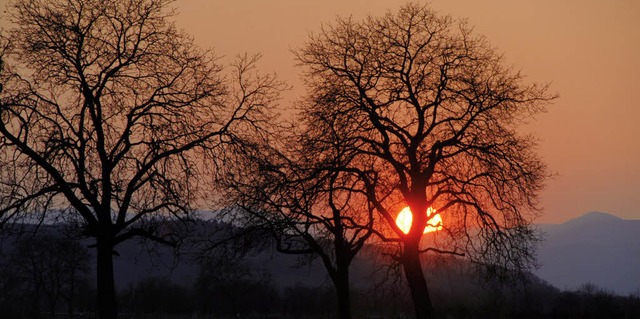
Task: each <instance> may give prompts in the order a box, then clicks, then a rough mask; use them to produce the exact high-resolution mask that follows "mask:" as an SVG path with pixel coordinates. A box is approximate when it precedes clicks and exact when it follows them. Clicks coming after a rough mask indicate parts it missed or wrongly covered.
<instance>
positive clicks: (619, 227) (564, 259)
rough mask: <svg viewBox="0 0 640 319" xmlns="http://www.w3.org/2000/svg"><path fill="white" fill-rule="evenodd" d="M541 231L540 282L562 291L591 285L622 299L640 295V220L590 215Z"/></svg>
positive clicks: (548, 226)
mask: <svg viewBox="0 0 640 319" xmlns="http://www.w3.org/2000/svg"><path fill="white" fill-rule="evenodd" d="M540 229H541V230H542V231H544V232H545V233H546V240H545V241H544V242H543V243H541V245H540V247H539V251H538V258H539V261H540V263H541V267H540V269H539V270H538V271H537V272H536V274H537V275H538V276H539V277H540V278H542V279H544V280H547V281H548V282H549V283H551V284H553V285H555V286H557V287H558V288H561V289H575V288H577V287H578V286H580V285H582V284H585V283H588V282H590V283H593V284H595V285H596V286H599V287H602V288H605V289H607V290H610V291H612V292H615V293H617V294H621V295H628V294H632V293H637V292H639V291H640V220H629V219H621V218H619V217H617V216H614V215H611V214H607V213H602V212H591V213H588V214H585V215H583V216H580V217H578V218H576V219H572V220H570V221H567V222H565V223H563V224H553V225H551V224H547V225H541V226H540Z"/></svg>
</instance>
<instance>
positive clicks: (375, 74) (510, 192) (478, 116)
mask: <svg viewBox="0 0 640 319" xmlns="http://www.w3.org/2000/svg"><path fill="white" fill-rule="evenodd" d="M297 59H298V61H299V63H300V65H301V66H302V67H303V68H304V70H305V75H306V84H307V87H308V92H309V93H308V96H307V101H308V105H309V107H308V110H307V111H306V112H305V116H306V120H305V124H306V125H307V126H309V127H310V128H311V130H312V131H315V140H316V141H317V143H318V146H317V147H316V148H317V149H322V147H321V146H319V145H320V144H323V143H324V144H331V143H333V142H334V139H330V138H326V137H327V136H330V135H328V134H327V133H328V132H332V133H333V134H335V135H336V136H338V137H339V138H340V140H344V141H348V143H349V144H350V145H351V146H350V147H351V149H350V150H348V152H350V153H352V154H353V155H352V156H353V160H351V161H350V162H349V163H348V165H347V167H345V168H344V169H343V170H346V171H349V172H352V173H354V174H357V175H358V176H359V178H360V179H361V180H362V181H363V184H364V185H365V188H366V194H367V200H368V201H369V202H370V203H371V204H372V205H373V206H374V207H375V209H376V210H377V212H378V213H379V214H380V216H381V219H382V220H384V221H385V223H383V224H379V225H377V229H378V230H379V234H380V235H381V237H382V238H383V239H385V240H387V241H397V242H399V244H400V245H401V252H400V255H399V261H400V263H401V264H402V267H403V270H404V274H405V277H406V279H407V282H408V284H409V288H410V291H411V296H412V300H413V304H414V308H415V313H416V317H417V318H427V317H430V314H431V313H432V305H431V300H430V298H429V291H428V287H427V283H426V281H425V277H424V273H423V270H422V267H421V261H420V253H422V252H434V253H450V254H457V255H466V256H467V257H468V258H471V259H472V260H474V261H476V262H478V263H481V264H485V265H490V266H494V267H495V268H496V269H521V270H522V269H528V267H530V266H531V264H532V262H533V261H534V258H533V257H534V256H533V247H532V243H533V242H534V241H535V239H536V234H535V232H534V231H533V229H532V227H531V220H532V217H534V216H535V213H536V212H537V207H536V198H537V194H538V192H539V191H540V189H541V188H542V186H543V184H542V183H543V180H544V178H545V177H546V175H547V173H546V169H545V165H544V163H543V162H542V161H541V160H540V158H539V157H538V156H537V155H536V154H535V139H534V138H533V137H531V136H523V135H521V134H518V132H517V126H518V124H521V123H523V122H525V121H526V120H527V119H529V118H531V116H533V115H534V114H536V113H538V112H541V111H543V110H544V107H545V105H546V104H548V102H549V101H550V100H551V99H553V98H554V97H555V96H553V95H550V94H548V93H547V91H548V89H547V86H546V85H542V86H540V85H535V84H534V85H530V84H527V83H525V81H524V76H523V75H521V74H520V73H519V72H517V71H514V70H513V69H512V68H509V67H506V66H504V61H503V59H502V58H501V56H500V55H498V54H497V53H496V50H495V49H494V48H492V47H491V46H490V45H489V43H488V41H487V40H486V39H484V38H483V37H481V36H476V35H473V34H472V32H471V28H470V27H468V26H467V24H466V23H465V22H464V21H455V20H453V19H452V18H451V17H449V16H439V15H438V14H436V13H435V12H433V11H431V10H430V9H428V8H427V7H425V6H421V5H416V4H408V5H405V6H403V7H402V8H401V9H400V10H399V11H398V12H395V13H388V14H386V15H384V16H382V17H368V18H367V19H365V20H363V21H354V20H352V19H338V20H337V21H336V23H335V24H333V25H329V26H326V27H324V28H323V29H322V31H321V32H319V33H317V34H313V35H311V37H310V39H309V41H308V42H307V43H306V44H305V45H304V46H303V47H302V48H301V49H300V50H298V51H297ZM312 139H314V138H312ZM310 156H313V155H310ZM374 178H375V179H374ZM404 206H409V207H410V208H411V211H412V212H418V213H414V214H413V222H412V225H411V228H410V230H409V231H408V233H407V234H405V233H403V232H402V230H401V229H399V228H398V226H397V225H396V224H395V220H394V218H395V215H396V214H397V213H398V212H399V211H400V210H401V209H402V208H403V207H404ZM429 207H432V208H434V209H436V211H437V212H438V213H439V214H440V215H441V216H442V219H443V224H442V225H441V226H443V229H442V230H441V231H439V232H436V233H435V234H430V235H429V236H423V230H424V229H425V226H427V225H428V223H430V221H431V218H432V217H433V216H435V214H433V215H431V216H428V215H427V214H425V212H426V211H427V209H428V208H429ZM424 237H428V238H427V239H428V242H425V241H423V240H422V239H423V238H424Z"/></svg>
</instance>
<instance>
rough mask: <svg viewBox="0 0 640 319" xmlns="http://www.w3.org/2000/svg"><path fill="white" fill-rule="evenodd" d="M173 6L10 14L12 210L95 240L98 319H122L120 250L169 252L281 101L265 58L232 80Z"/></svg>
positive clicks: (70, 7) (28, 9) (5, 97)
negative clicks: (179, 22) (167, 223)
mask: <svg viewBox="0 0 640 319" xmlns="http://www.w3.org/2000/svg"><path fill="white" fill-rule="evenodd" d="M172 2H173V1H171V0H128V1H104V0H89V1H86V0H82V1H81V0H63V1H54V0H19V1H14V2H12V3H11V5H10V6H9V8H8V11H9V13H8V15H9V19H10V21H11V22H12V23H13V25H14V27H13V28H12V29H10V30H9V31H8V33H7V34H6V35H4V36H3V37H2V42H3V43H4V44H7V48H8V49H7V50H6V51H5V52H4V58H5V60H4V61H5V64H6V65H5V70H4V71H3V73H4V74H3V79H6V81H3V84H4V85H3V92H2V95H1V96H0V99H1V100H0V103H1V104H0V105H1V106H0V119H1V120H0V149H2V153H1V154H2V162H3V163H5V162H10V163H12V165H14V167H15V169H14V171H13V172H14V173H15V175H16V176H20V179H17V180H15V181H14V182H15V185H11V186H15V187H17V188H18V189H21V190H23V191H22V192H20V193H17V194H19V195H22V196H15V198H14V199H13V200H12V201H11V203H10V204H9V205H6V207H8V208H7V209H9V208H16V207H24V206H25V205H28V204H29V203H33V202H35V201H40V202H41V203H43V204H44V206H43V208H42V210H41V211H44V212H47V214H48V213H49V212H51V211H52V209H54V208H55V209H56V210H55V211H56V215H61V216H63V217H64V218H65V219H67V220H74V221H76V222H79V223H80V226H81V228H82V233H83V235H85V236H89V237H93V238H95V240H96V242H95V247H96V249H97V292H98V293H97V299H98V313H99V317H100V318H115V317H116V316H117V309H116V300H115V296H114V294H115V292H114V289H115V288H114V274H113V254H114V253H115V252H114V247H116V245H118V244H119V243H121V242H123V241H125V240H128V239H130V238H132V237H136V236H142V237H146V238H150V239H153V240H156V241H159V242H164V243H171V238H168V236H170V235H171V231H170V230H167V229H163V227H161V222H162V221H163V220H165V219H166V218H183V217H186V216H187V215H188V214H189V212H190V211H191V210H192V206H193V203H195V202H197V201H198V200H199V199H201V198H202V197H203V196H204V195H208V196H211V194H210V193H207V192H205V191H203V190H204V188H203V187H204V186H203V185H204V183H201V182H200V181H199V180H200V179H201V177H202V174H204V173H207V174H210V173H211V172H212V171H213V170H215V168H216V167H217V166H218V165H223V164H224V163H223V162H222V159H223V158H222V157H221V156H220V154H221V153H222V152H224V151H225V150H227V149H228V147H229V146H237V145H238V143H241V141H242V139H243V137H244V136H248V135H251V134H257V132H258V131H259V130H260V127H259V125H260V123H261V122H262V121H265V120H266V119H267V118H268V117H269V116H271V115H269V112H268V111H267V108H268V106H269V105H271V104H272V102H273V101H274V100H276V99H277V97H278V93H279V91H280V89H282V84H281V83H280V82H279V81H277V80H276V79H275V78H274V77H273V76H263V75H259V74H257V72H256V71H255V64H256V62H257V59H258V58H257V57H248V56H244V57H240V58H238V59H237V61H236V62H235V63H233V64H232V66H231V69H232V72H230V73H228V75H226V76H225V75H224V73H223V68H222V66H221V65H219V64H218V62H217V60H216V58H215V57H214V56H213V54H212V53H211V52H209V51H205V50H201V49H200V48H198V47H197V46H196V45H195V44H194V43H193V39H192V38H190V37H189V36H188V35H186V34H184V33H183V32H181V31H180V30H178V29H177V28H176V26H175V25H174V24H173V23H172V22H171V21H170V18H171V17H172V16H173V15H174V11H173V10H172V9H171V3H172ZM9 64H11V65H9ZM203 158H207V159H208V161H207V164H205V163H204V161H203Z"/></svg>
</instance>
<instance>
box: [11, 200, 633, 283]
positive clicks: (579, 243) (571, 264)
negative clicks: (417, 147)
mask: <svg viewBox="0 0 640 319" xmlns="http://www.w3.org/2000/svg"><path fill="white" fill-rule="evenodd" d="M539 227H540V229H541V230H542V231H544V232H545V233H546V240H545V241H543V242H542V243H541V244H540V247H539V251H538V257H539V262H540V264H541V267H540V269H538V270H537V271H536V272H535V274H536V275H537V276H538V277H540V278H541V279H543V280H545V281H547V282H549V283H550V284H552V285H554V286H556V287H558V288H560V289H571V290H573V289H576V288H577V287H579V286H580V285H582V284H585V283H588V282H590V283H593V284H595V285H597V286H599V287H602V288H605V289H607V290H609V291H611V292H615V293H617V294H620V295H628V294H631V293H637V292H639V291H640V220H626V219H621V218H618V217H616V216H614V215H611V214H607V213H600V212H592V213H588V214H585V215H583V216H581V217H578V218H576V219H573V220H570V221H567V222H565V223H562V224H546V225H540V226H539ZM54 228H56V227H55V226H53V225H45V226H41V229H40V231H43V232H51V231H54ZM9 242H10V241H9ZM83 243H84V244H85V245H86V246H88V245H90V244H91V243H92V240H83ZM9 246H10V245H9ZM8 248H9V247H7V242H5V245H4V249H5V250H6V249H8ZM117 251H118V252H119V254H120V256H118V257H115V258H114V263H115V265H114V267H115V270H116V274H115V279H116V281H117V287H118V288H119V289H126V288H128V287H130V286H131V285H132V284H135V283H136V282H139V281H140V280H142V279H144V278H146V277H164V278H168V279H170V280H172V281H174V282H176V283H180V284H183V285H191V284H192V283H193V280H195V278H196V276H197V272H198V266H197V265H196V264H194V263H193V262H189V260H188V258H182V259H179V260H175V259H174V257H173V250H172V249H171V248H168V247H163V246H158V247H155V249H154V252H152V253H149V252H148V251H147V250H146V249H144V248H142V247H141V246H140V245H139V244H138V243H137V242H136V241H130V242H126V243H123V244H121V245H119V246H118V247H117ZM183 257H184V256H183ZM366 259H367V258H364V259H363V258H362V257H361V258H359V259H358V260H356V261H355V264H354V268H353V269H352V272H351V273H352V276H353V279H354V284H355V285H358V284H360V283H369V284H370V282H369V281H370V280H369V279H368V276H369V275H370V273H371V267H372V265H371V262H370V261H368V260H366ZM245 263H246V265H247V266H249V267H250V268H251V269H252V270H253V271H264V272H267V273H269V274H271V276H272V280H273V282H274V283H277V284H278V285H279V286H280V287H287V286H295V285H297V284H301V285H308V286H318V285H323V284H329V281H328V278H327V275H326V272H325V270H324V269H323V267H322V266H321V265H320V264H319V263H315V264H313V265H311V266H302V267H295V265H296V264H297V263H298V262H297V257H296V256H291V255H282V254H279V253H276V252H272V251H265V252H262V253H255V254H250V255H249V256H248V257H247V258H246V259H245Z"/></svg>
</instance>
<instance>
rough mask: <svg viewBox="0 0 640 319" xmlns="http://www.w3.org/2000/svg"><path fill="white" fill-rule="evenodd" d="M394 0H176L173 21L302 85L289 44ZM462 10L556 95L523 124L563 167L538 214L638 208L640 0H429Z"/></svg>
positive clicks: (630, 212) (550, 216)
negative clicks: (258, 56) (254, 55)
mask: <svg viewBox="0 0 640 319" xmlns="http://www.w3.org/2000/svg"><path fill="white" fill-rule="evenodd" d="M404 2H405V1H389V0H368V1H364V0H329V1H300V0H272V1H264V0H241V1H231V0H226V1H222V0H217V1H213V0H181V1H179V2H178V9H179V11H180V15H179V16H178V23H179V25H180V26H181V27H183V28H185V30H186V31H187V32H189V33H190V34H192V35H194V36H195V37H196V40H197V41H198V43H199V44H200V45H202V46H205V47H213V48H215V50H216V52H217V53H218V54H220V55H224V56H226V57H233V56H234V55H235V54H238V53H242V52H245V51H247V52H261V53H262V54H263V55H264V59H263V63H262V69H263V70H264V71H274V72H277V73H278V75H279V76H280V77H281V78H283V79H285V80H286V81H288V82H289V83H290V84H291V85H293V87H294V90H292V91H291V92H289V93H288V94H287V95H286V99H285V100H284V101H283V102H282V103H283V105H284V106H286V105H287V103H290V101H291V99H293V98H295V97H296V96H298V95H299V94H300V93H301V92H303V88H302V87H301V83H300V81H299V78H298V70H296V69H295V67H294V61H293V56H292V54H291V53H290V49H293V48H297V47H300V46H301V44H302V43H303V42H304V41H305V39H306V37H307V34H308V32H310V31H311V32H312V31H314V30H318V28H319V27H320V26H321V24H322V23H330V22H332V21H333V20H334V19H335V17H336V16H337V15H341V16H348V15H353V16H354V17H355V18H361V17H364V16H366V15H367V14H374V15H380V14H383V13H384V12H386V11H387V10H394V9H397V8H398V7H399V6H400V5H401V4H403V3H404ZM431 6H432V7H433V8H434V9H436V10H437V11H440V12H441V13H444V14H451V15H452V16H454V17H461V18H467V19H468V20H469V22H470V23H471V24H472V25H474V26H475V30H476V32H477V33H480V34H484V35H485V36H486V37H487V38H488V39H489V40H490V41H491V43H492V44H493V45H494V46H495V47H496V48H497V49H498V50H499V51H500V52H503V53H504V54H505V57H506V61H507V62H508V63H510V64H513V65H515V66H516V67H517V68H520V69H522V71H523V72H524V73H525V74H527V75H528V78H529V79H531V80H532V81H538V82H551V84H552V91H554V92H557V93H559V94H560V96H561V97H560V99H558V100H556V102H555V103H554V104H553V105H552V106H551V107H550V108H549V111H548V112H547V113H545V114H543V115H541V116H539V117H538V118H537V120H536V121H535V122H534V123H532V124H531V125H529V126H527V127H526V128H525V130H527V131H531V132H533V133H535V134H536V135H537V136H539V137H540V139H541V141H540V149H539V151H540V153H541V154H542V155H543V157H544V158H545V160H546V161H547V162H548V164H549V167H550V169H551V170H553V171H554V172H556V173H557V177H556V178H554V179H552V180H549V181H548V186H547V188H546V190H545V191H544V192H543V194H542V204H543V209H544V210H543V216H542V217H541V218H540V219H539V220H538V222H542V223H559V222H564V221H566V220H568V219H571V218H574V217H577V216H579V215H582V214H584V213H586V212H589V211H604V212H609V213H613V214H616V215H618V216H620V217H623V218H640V141H639V140H638V138H640V123H639V121H640V103H638V98H637V96H636V94H637V93H639V92H640V1H635V0H614V1H605V0H589V1H578V0H564V1H552V0H543V1H540V0H537V1H510V0H491V1H474V0H453V1H452V0H433V1H431Z"/></svg>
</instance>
